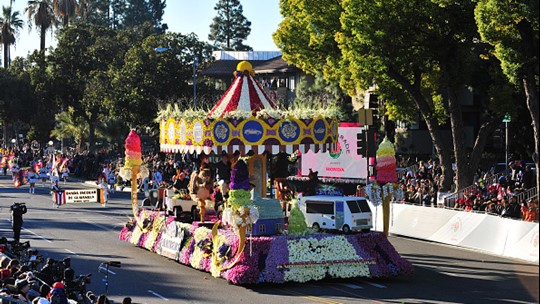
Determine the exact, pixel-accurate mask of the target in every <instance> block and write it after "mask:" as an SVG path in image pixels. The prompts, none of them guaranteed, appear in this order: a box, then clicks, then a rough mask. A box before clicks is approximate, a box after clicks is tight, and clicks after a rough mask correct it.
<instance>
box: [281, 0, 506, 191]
mask: <svg viewBox="0 0 540 304" xmlns="http://www.w3.org/2000/svg"><path fill="white" fill-rule="evenodd" d="M439 2H440V3H438V2H437V1H427V2H426V1H368V0H343V1H330V0H325V1H314V0H290V1H282V2H281V10H282V14H283V15H284V17H285V19H284V20H283V22H282V23H281V24H280V27H279V29H278V31H277V32H276V33H275V34H274V39H275V40H276V43H277V45H278V46H279V47H280V48H281V49H282V50H283V52H284V54H285V55H284V58H286V60H291V61H292V63H294V64H296V65H298V66H299V67H301V68H304V67H306V68H307V69H308V71H313V70H315V71H317V70H319V71H321V70H322V71H323V72H324V75H325V77H327V79H331V80H339V81H340V85H341V87H342V88H344V89H346V90H347V91H348V92H349V94H351V95H354V94H356V92H357V91H358V90H359V89H360V90H365V89H367V88H369V87H370V86H372V85H373V84H377V87H378V93H379V94H380V95H381V96H382V97H383V99H384V98H385V97H386V98H391V97H395V96H396V95H397V94H396V93H398V92H401V95H407V96H406V98H401V100H409V101H412V102H413V103H414V104H415V107H416V108H417V109H418V110H419V111H420V113H421V114H422V116H423V118H424V121H425V122H426V124H427V127H428V131H429V133H430V135H431V138H432V140H433V143H434V146H435V149H436V151H437V154H438V156H439V159H440V161H441V164H442V168H443V186H442V188H443V190H447V189H449V188H450V185H451V183H452V173H453V172H452V169H451V168H452V158H455V160H456V164H457V166H458V177H457V186H458V188H461V187H464V186H468V185H470V181H471V180H472V177H473V174H472V173H471V170H474V169H475V168H476V167H477V165H478V162H479V159H480V155H481V153H482V151H483V148H484V146H485V141H486V138H487V136H486V134H490V132H492V131H493V130H494V129H495V127H496V125H497V123H496V119H494V117H493V115H492V114H493V113H487V114H488V115H486V116H485V117H484V118H485V121H484V122H485V123H484V124H482V126H481V127H480V129H479V133H478V137H477V141H476V142H475V146H474V148H473V150H472V151H466V150H465V148H464V145H463V142H464V138H463V134H464V131H463V128H464V127H463V118H462V116H461V108H460V105H459V100H458V96H459V92H460V90H462V89H464V88H465V87H466V86H468V85H470V81H471V75H473V70H474V68H475V67H476V66H477V64H478V63H479V61H478V54H479V53H481V49H482V48H483V47H484V45H482V44H480V43H477V41H478V37H476V35H475V33H476V28H475V27H474V21H473V11H474V6H473V3H470V2H468V1H465V2H463V3H461V2H459V1H458V2H455V3H454V2H452V3H446V2H445V1H439ZM413 20H414V22H413ZM306 34H307V35H306ZM302 36H304V37H302ZM305 36H307V37H305ZM314 50H315V51H314ZM398 94H399V93H398ZM394 104H395V103H394ZM438 112H439V113H441V114H442V117H443V119H441V117H440V115H439V117H438V115H436V114H437V113H438ZM446 117H449V118H450V119H449V121H450V127H451V131H452V136H453V138H452V139H453V148H454V149H451V148H450V147H447V146H446V144H445V142H444V140H443V138H442V135H441V131H440V126H441V123H443V122H445V121H446V119H445V118H446ZM469 152H470V154H469ZM469 156H470V157H469ZM473 172H474V171H473Z"/></svg>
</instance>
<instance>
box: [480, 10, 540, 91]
mask: <svg viewBox="0 0 540 304" xmlns="http://www.w3.org/2000/svg"><path fill="white" fill-rule="evenodd" d="M538 14H539V8H538V1H513V2H509V1H504V0H481V1H478V5H477V7H476V10H475V19H476V22H477V24H478V31H479V32H480V35H481V37H482V39H483V40H484V41H486V42H488V43H489V44H491V45H493V46H494V47H495V49H494V54H495V56H496V57H497V58H498V59H499V60H500V61H501V67H502V70H503V71H504V74H505V75H506V76H507V77H508V78H509V79H510V81H511V82H512V83H514V84H517V85H521V83H520V82H521V80H522V78H523V75H524V74H525V73H527V71H528V70H530V69H532V71H533V74H534V75H536V81H537V89H538V52H539V50H538V38H539V22H538V18H539V17H538Z"/></svg>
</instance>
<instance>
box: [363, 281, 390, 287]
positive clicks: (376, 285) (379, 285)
mask: <svg viewBox="0 0 540 304" xmlns="http://www.w3.org/2000/svg"><path fill="white" fill-rule="evenodd" d="M366 283H367V284H369V285H371V286H373V287H377V288H386V286H384V285H381V284H377V283H371V282H366Z"/></svg>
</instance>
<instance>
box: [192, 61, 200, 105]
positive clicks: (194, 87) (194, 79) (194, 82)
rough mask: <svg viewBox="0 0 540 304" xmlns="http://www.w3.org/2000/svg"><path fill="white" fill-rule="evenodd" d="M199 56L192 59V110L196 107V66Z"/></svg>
mask: <svg viewBox="0 0 540 304" xmlns="http://www.w3.org/2000/svg"><path fill="white" fill-rule="evenodd" d="M198 65H199V57H197V56H195V59H194V60H193V110H195V109H197V66H198Z"/></svg>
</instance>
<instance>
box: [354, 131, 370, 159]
mask: <svg viewBox="0 0 540 304" xmlns="http://www.w3.org/2000/svg"><path fill="white" fill-rule="evenodd" d="M366 153H367V145H366V133H365V132H361V133H356V154H358V155H360V156H363V157H366Z"/></svg>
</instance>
